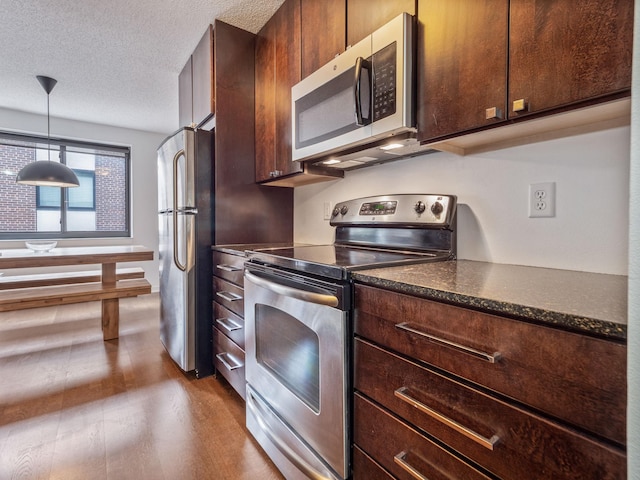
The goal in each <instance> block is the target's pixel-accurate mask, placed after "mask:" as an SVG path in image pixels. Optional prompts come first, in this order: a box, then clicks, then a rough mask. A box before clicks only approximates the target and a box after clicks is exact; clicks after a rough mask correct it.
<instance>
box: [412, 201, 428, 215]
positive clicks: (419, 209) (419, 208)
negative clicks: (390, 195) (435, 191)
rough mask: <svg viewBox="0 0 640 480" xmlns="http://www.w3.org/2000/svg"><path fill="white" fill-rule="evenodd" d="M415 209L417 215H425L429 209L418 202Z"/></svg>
mask: <svg viewBox="0 0 640 480" xmlns="http://www.w3.org/2000/svg"><path fill="white" fill-rule="evenodd" d="M413 209H414V210H415V211H416V213H424V211H425V210H426V209H427V206H426V205H425V204H424V202H418V203H416V204H415V205H414V206H413Z"/></svg>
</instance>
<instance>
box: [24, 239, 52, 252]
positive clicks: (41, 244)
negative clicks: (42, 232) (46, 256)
mask: <svg viewBox="0 0 640 480" xmlns="http://www.w3.org/2000/svg"><path fill="white" fill-rule="evenodd" d="M24 244H25V245H26V247H27V248H28V249H29V250H31V251H32V252H38V253H40V252H48V251H49V250H51V249H53V248H55V246H56V245H57V244H58V242H56V241H55V240H42V241H35V240H34V241H31V242H24Z"/></svg>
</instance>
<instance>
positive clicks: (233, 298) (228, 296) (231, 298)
mask: <svg viewBox="0 0 640 480" xmlns="http://www.w3.org/2000/svg"><path fill="white" fill-rule="evenodd" d="M216 295H217V296H219V297H221V298H224V299H225V300H226V301H227V302H237V301H238V300H242V297H241V296H240V295H238V294H237V293H233V292H216Z"/></svg>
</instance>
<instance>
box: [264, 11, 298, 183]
mask: <svg viewBox="0 0 640 480" xmlns="http://www.w3.org/2000/svg"><path fill="white" fill-rule="evenodd" d="M300 55H301V53H300V0H287V1H285V2H284V3H283V4H282V6H281V7H280V8H279V9H278V11H277V12H276V13H275V14H274V16H273V17H271V19H269V21H268V22H267V23H266V25H265V26H264V27H263V28H262V30H260V32H259V33H258V36H257V38H256V73H255V75H256V181H257V182H263V181H268V180H273V179H274V178H278V177H281V176H283V175H289V174H291V173H297V172H300V171H302V168H301V166H300V164H299V163H297V162H293V161H292V160H291V135H292V134H291V130H292V129H291V87H292V86H293V85H295V84H296V83H298V82H299V81H300Z"/></svg>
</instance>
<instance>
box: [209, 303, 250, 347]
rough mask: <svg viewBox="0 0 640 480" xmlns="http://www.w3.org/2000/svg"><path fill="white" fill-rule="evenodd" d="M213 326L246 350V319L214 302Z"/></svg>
mask: <svg viewBox="0 0 640 480" xmlns="http://www.w3.org/2000/svg"><path fill="white" fill-rule="evenodd" d="M213 326H214V327H216V328H217V329H218V330H220V331H221V332H222V333H224V334H225V335H226V336H227V337H229V338H230V339H231V340H232V341H233V343H235V344H237V345H238V346H239V347H240V348H242V349H243V350H244V318H242V317H240V316H238V315H236V314H235V313H233V312H232V311H231V310H229V309H228V308H224V307H223V306H222V305H220V304H219V303H218V302H214V304H213Z"/></svg>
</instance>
